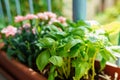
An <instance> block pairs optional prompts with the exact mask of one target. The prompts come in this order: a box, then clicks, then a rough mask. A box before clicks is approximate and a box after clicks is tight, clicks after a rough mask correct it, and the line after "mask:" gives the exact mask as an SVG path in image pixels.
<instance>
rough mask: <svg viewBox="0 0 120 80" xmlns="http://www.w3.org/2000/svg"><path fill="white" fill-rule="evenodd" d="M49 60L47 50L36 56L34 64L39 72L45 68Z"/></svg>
mask: <svg viewBox="0 0 120 80" xmlns="http://www.w3.org/2000/svg"><path fill="white" fill-rule="evenodd" d="M49 58H50V54H49V51H48V50H46V51H43V52H42V53H40V54H39V55H38V57H37V59H36V64H37V67H38V69H39V70H40V71H42V70H43V69H44V68H45V66H46V65H47V64H48V62H49Z"/></svg>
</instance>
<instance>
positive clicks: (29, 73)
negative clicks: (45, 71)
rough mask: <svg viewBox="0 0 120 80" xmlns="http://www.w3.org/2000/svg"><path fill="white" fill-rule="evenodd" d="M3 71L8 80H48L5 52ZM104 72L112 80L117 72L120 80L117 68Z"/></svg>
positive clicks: (0, 59)
mask: <svg viewBox="0 0 120 80" xmlns="http://www.w3.org/2000/svg"><path fill="white" fill-rule="evenodd" d="M95 67H96V68H97V69H99V68H100V66H99V61H96V62H95ZM1 70H2V73H3V75H5V77H7V79H8V80H47V79H46V78H45V77H44V76H42V75H41V74H39V73H37V72H35V71H34V70H32V69H31V68H28V67H26V66H25V65H23V64H21V63H20V62H18V61H16V60H14V59H12V60H9V59H8V58H7V56H6V55H5V52H3V51H1V52H0V73H1ZM104 72H105V73H106V74H108V75H110V76H112V80H113V79H114V77H115V72H116V73H118V77H117V78H118V79H120V68H118V67H116V66H113V65H109V64H107V65H106V67H105V69H104ZM118 79H117V80H118ZM100 80H103V79H100Z"/></svg>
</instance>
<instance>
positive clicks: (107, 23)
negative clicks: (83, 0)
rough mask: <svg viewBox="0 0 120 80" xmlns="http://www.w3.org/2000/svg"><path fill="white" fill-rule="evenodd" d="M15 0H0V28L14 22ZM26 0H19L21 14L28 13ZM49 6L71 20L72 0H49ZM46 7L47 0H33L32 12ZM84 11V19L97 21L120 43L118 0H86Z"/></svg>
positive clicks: (119, 5)
mask: <svg viewBox="0 0 120 80" xmlns="http://www.w3.org/2000/svg"><path fill="white" fill-rule="evenodd" d="M16 1H17V0H0V6H1V8H2V9H3V10H2V11H3V12H1V11H0V29H2V28H3V27H5V26H7V25H8V24H12V25H13V24H14V17H15V16H17V12H16ZM28 1H29V0H19V2H20V11H21V15H26V14H27V13H30V6H29V2H28ZM7 2H8V3H7ZM6 4H7V7H6ZM51 6H52V12H54V13H56V14H57V15H61V16H64V17H66V18H67V19H71V20H72V0H51ZM47 7H48V6H47V0H33V8H34V12H33V13H34V14H36V13H38V12H44V11H47V10H48V9H47ZM7 10H10V14H11V20H10V21H9V19H8V17H7ZM86 12H87V15H86V20H90V21H97V22H98V23H99V24H100V25H103V26H104V29H105V30H106V31H107V32H108V33H109V36H110V40H111V42H112V43H113V44H115V45H116V44H117V45H118V44H119V43H120V40H119V32H120V27H119V25H120V22H119V21H120V0H87V9H86ZM2 13H3V14H2ZM2 15H3V16H4V17H3V18H2ZM116 21H117V22H116Z"/></svg>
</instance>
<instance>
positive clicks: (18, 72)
mask: <svg viewBox="0 0 120 80" xmlns="http://www.w3.org/2000/svg"><path fill="white" fill-rule="evenodd" d="M0 68H2V70H3V72H4V73H8V74H7V76H6V75H4V74H3V75H4V76H5V77H7V78H8V80H9V77H11V78H12V79H11V80H47V79H46V78H45V77H43V76H42V75H40V74H38V73H37V72H35V71H34V70H32V69H31V68H28V67H26V66H25V65H23V64H21V63H20V62H18V61H16V60H14V59H12V60H9V59H8V58H7V56H6V55H5V52H2V51H0ZM8 75H9V76H8ZM13 78H14V79H13Z"/></svg>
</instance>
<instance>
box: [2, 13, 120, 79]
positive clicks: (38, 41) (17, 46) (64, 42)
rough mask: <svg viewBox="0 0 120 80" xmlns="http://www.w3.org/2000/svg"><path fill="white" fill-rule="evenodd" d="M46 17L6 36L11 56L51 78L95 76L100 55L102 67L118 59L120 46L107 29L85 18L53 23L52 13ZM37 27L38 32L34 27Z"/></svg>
mask: <svg viewBox="0 0 120 80" xmlns="http://www.w3.org/2000/svg"><path fill="white" fill-rule="evenodd" d="M43 14H45V13H43ZM47 14H49V15H54V14H53V13H50V12H48V13H47ZM45 16H46V15H45ZM42 17H43V18H40V19H39V18H37V19H35V20H36V23H35V24H32V23H31V25H30V26H29V27H28V26H27V27H23V26H22V27H18V28H20V29H21V28H22V30H20V33H16V34H15V35H13V34H11V35H10V36H7V35H6V34H5V36H2V37H3V39H4V41H5V44H6V45H5V49H6V51H7V54H8V55H9V56H10V57H14V58H16V59H18V60H20V61H21V62H23V63H25V64H27V65H28V66H33V67H34V65H36V66H35V67H37V68H38V70H40V72H41V73H43V74H45V75H46V74H47V75H48V80H56V79H57V80H58V79H60V80H70V79H72V80H80V79H90V80H94V76H95V66H94V64H95V60H96V57H97V56H98V55H100V56H101V59H100V62H101V65H100V66H101V70H102V69H104V67H105V64H106V62H107V61H109V60H110V59H111V58H112V59H114V60H115V59H116V58H115V56H114V54H117V55H119V50H118V49H120V47H116V48H115V47H113V46H112V44H111V43H110V42H109V39H108V37H107V36H106V34H105V33H102V32H99V31H97V30H92V29H91V26H89V25H88V24H86V23H85V22H84V21H78V22H72V21H66V20H65V19H64V18H62V22H60V21H59V20H57V19H58V17H54V18H55V19H56V20H57V21H55V22H54V21H53V22H52V23H51V24H50V22H51V20H52V18H51V17H49V16H48V19H45V18H44V16H42ZM63 21H64V23H63ZM30 22H31V19H30ZM34 28H35V32H33V31H32V30H33V29H34ZM6 30H7V29H5V31H4V29H3V30H2V31H1V33H2V32H3V33H5V32H6ZM18 30H19V29H18ZM3 35H4V34H3ZM34 63H36V64H34ZM46 71H47V72H46Z"/></svg>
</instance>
